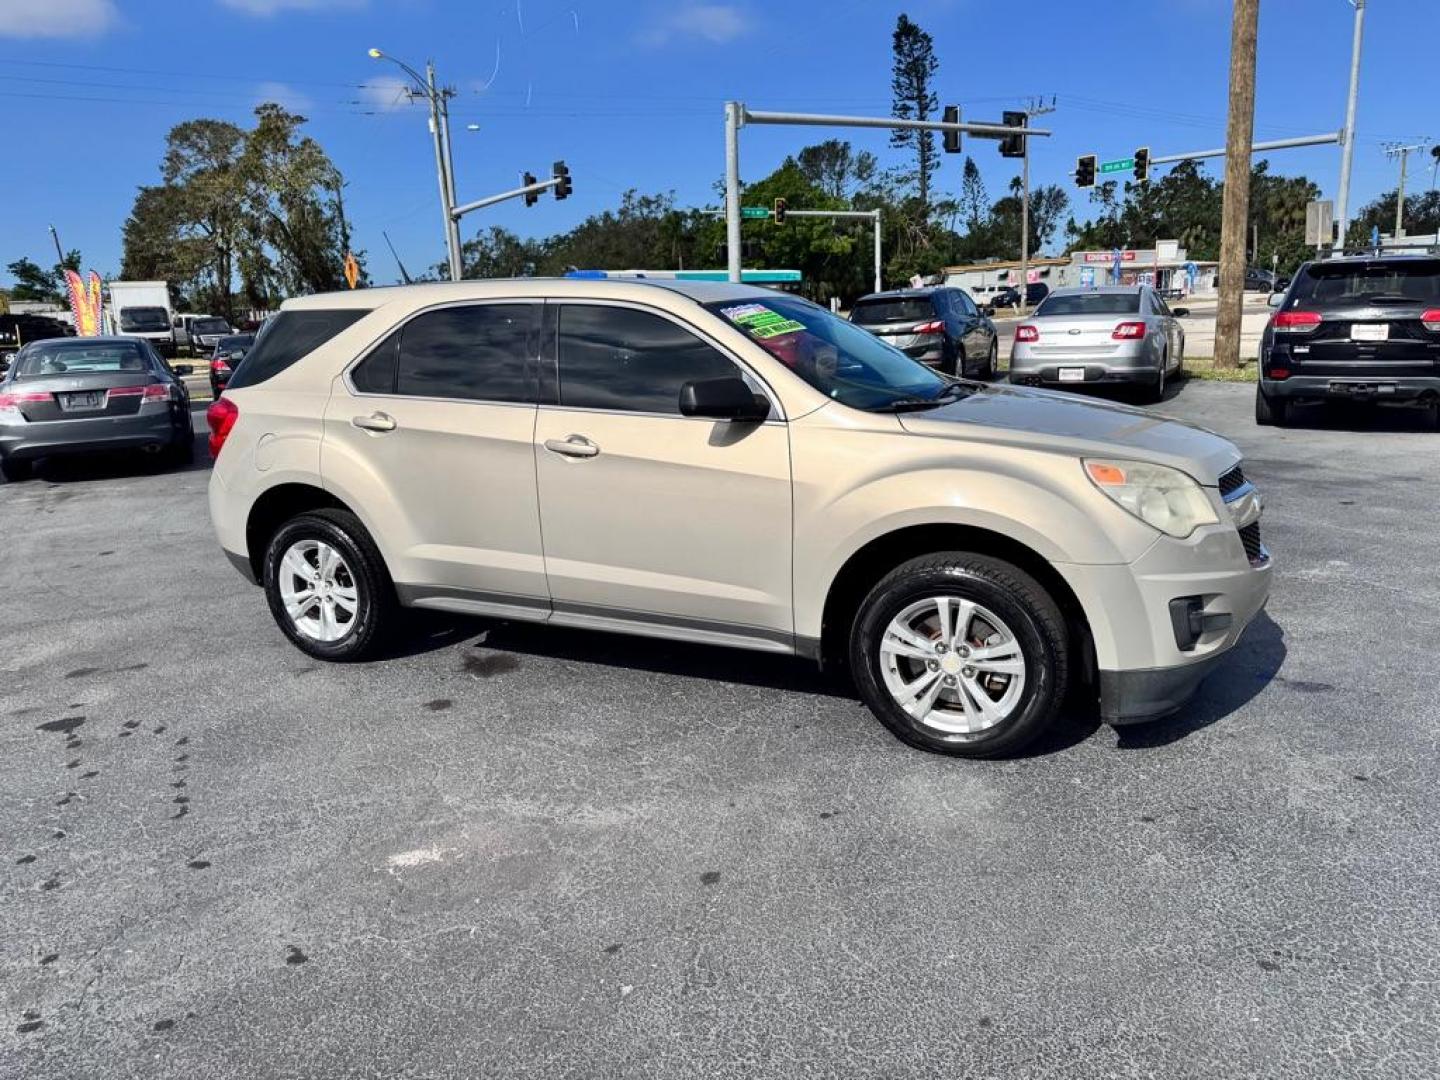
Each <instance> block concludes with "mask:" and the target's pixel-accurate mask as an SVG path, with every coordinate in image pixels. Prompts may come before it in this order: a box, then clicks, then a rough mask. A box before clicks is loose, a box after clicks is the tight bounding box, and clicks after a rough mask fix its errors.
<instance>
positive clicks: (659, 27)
mask: <svg viewBox="0 0 1440 1080" xmlns="http://www.w3.org/2000/svg"><path fill="white" fill-rule="evenodd" d="M750 30H751V26H750V23H749V22H748V21H747V20H746V18H745V15H744V13H743V12H742V11H741V10H740V9H739V8H738V7H735V6H734V5H732V4H696V3H689V4H681V5H678V6H676V7H674V8H672V9H671V10H669V11H667V12H666V13H665V14H663V15H661V16H659V17H658V18H656V19H655V20H654V22H652V23H651V25H650V26H648V27H647V28H646V29H645V30H644V31H643V32H642V33H641V35H640V40H641V42H642V43H643V44H646V45H649V46H651V47H657V46H660V45H668V44H669V43H670V42H672V41H679V40H684V39H687V38H688V39H697V40H700V41H705V42H708V43H709V44H711V45H726V44H728V43H729V42H732V41H734V40H735V39H736V38H738V37H741V36H743V35H745V34H748V33H749V32H750Z"/></svg>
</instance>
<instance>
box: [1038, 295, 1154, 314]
mask: <svg viewBox="0 0 1440 1080" xmlns="http://www.w3.org/2000/svg"><path fill="white" fill-rule="evenodd" d="M1139 311H1140V294H1139V293H1138V292H1115V293H1105V292H1087V293H1058V294H1056V295H1054V296H1047V297H1046V298H1045V302H1044V303H1043V304H1041V305H1040V306H1039V307H1038V308H1036V309H1035V314H1036V315H1135V314H1138V313H1139Z"/></svg>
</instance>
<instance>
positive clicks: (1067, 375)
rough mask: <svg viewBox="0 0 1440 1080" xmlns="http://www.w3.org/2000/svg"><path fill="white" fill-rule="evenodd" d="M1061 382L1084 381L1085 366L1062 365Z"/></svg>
mask: <svg viewBox="0 0 1440 1080" xmlns="http://www.w3.org/2000/svg"><path fill="white" fill-rule="evenodd" d="M1060 381H1061V382H1084V381H1085V369H1084V368H1083V367H1062V368H1061V369H1060Z"/></svg>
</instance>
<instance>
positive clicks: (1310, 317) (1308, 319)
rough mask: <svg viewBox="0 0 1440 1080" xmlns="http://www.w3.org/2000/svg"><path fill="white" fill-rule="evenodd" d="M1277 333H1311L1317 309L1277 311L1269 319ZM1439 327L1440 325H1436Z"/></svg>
mask: <svg viewBox="0 0 1440 1080" xmlns="http://www.w3.org/2000/svg"><path fill="white" fill-rule="evenodd" d="M1270 325H1271V326H1272V327H1274V328H1275V332H1276V333H1277V334H1311V333H1314V332H1315V328H1316V327H1318V326H1319V325H1320V313H1319V312H1318V311H1277V312H1276V313H1275V317H1274V318H1273V319H1271V320H1270ZM1437 329H1440V327H1437Z"/></svg>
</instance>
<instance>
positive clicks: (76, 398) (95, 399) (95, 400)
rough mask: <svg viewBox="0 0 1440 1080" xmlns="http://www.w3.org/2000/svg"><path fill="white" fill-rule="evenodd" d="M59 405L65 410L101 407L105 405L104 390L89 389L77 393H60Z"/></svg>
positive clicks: (74, 410)
mask: <svg viewBox="0 0 1440 1080" xmlns="http://www.w3.org/2000/svg"><path fill="white" fill-rule="evenodd" d="M60 407H61V408H62V409H64V410H65V411H66V412H80V411H82V410H84V409H103V408H104V407H105V391H103V390H89V391H84V392H81V393H78V394H61V395H60Z"/></svg>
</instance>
